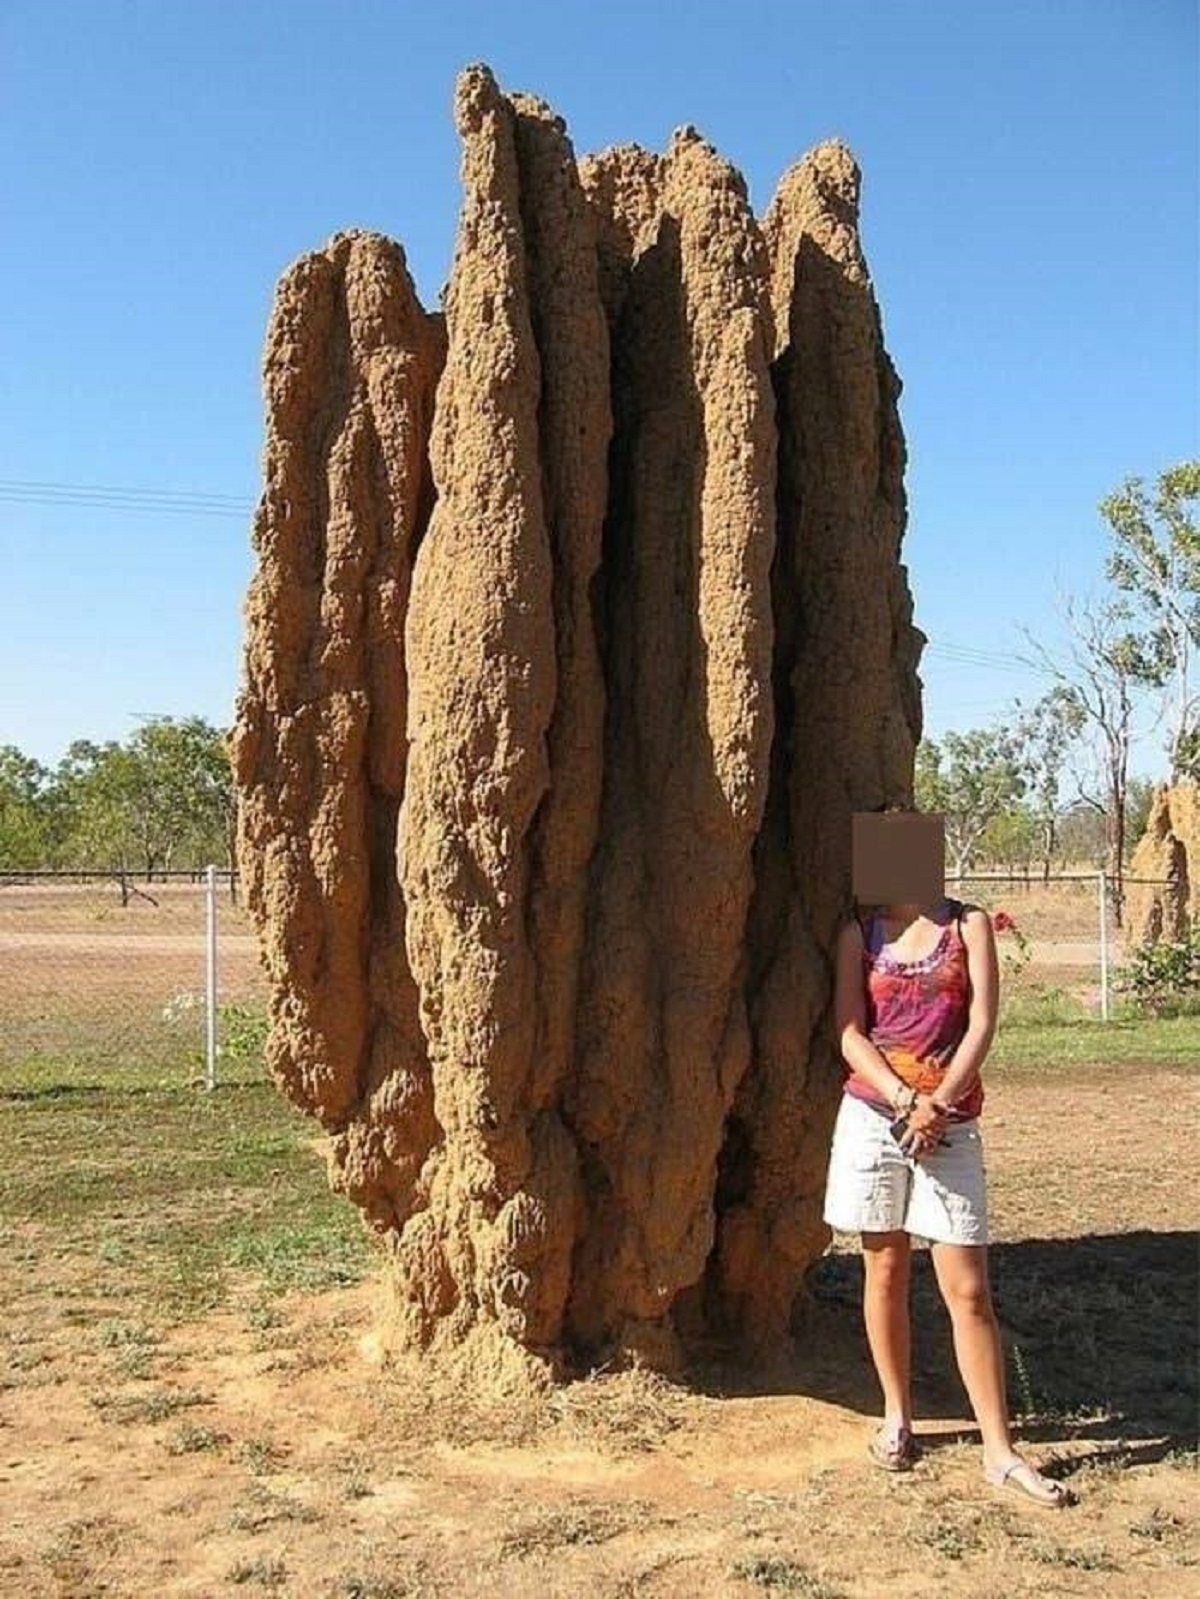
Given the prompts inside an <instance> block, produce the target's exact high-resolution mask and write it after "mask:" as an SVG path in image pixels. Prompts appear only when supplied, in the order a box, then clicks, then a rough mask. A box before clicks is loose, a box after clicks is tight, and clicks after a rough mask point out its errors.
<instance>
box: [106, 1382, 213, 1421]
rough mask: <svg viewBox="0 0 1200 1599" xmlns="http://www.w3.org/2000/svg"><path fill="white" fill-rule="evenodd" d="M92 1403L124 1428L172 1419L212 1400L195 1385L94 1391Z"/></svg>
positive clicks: (108, 1419)
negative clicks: (135, 1391) (144, 1390)
mask: <svg viewBox="0 0 1200 1599" xmlns="http://www.w3.org/2000/svg"><path fill="white" fill-rule="evenodd" d="M91 1402H92V1405H93V1407H94V1408H95V1409H96V1410H98V1411H99V1412H100V1414H101V1416H103V1418H104V1420H105V1421H115V1422H117V1423H118V1424H119V1425H120V1426H123V1427H128V1426H132V1425H133V1424H135V1423H137V1422H149V1423H151V1424H153V1423H156V1422H160V1421H169V1420H170V1418H171V1417H172V1416H174V1415H177V1414H178V1413H179V1411H181V1410H188V1409H190V1408H191V1407H192V1406H193V1405H208V1404H211V1403H212V1401H211V1399H210V1398H209V1396H208V1395H207V1394H202V1393H200V1392H199V1390H198V1389H195V1388H154V1389H151V1390H150V1392H149V1393H144V1394H110V1393H106V1392H105V1393H98V1394H93V1395H92V1401H91Z"/></svg>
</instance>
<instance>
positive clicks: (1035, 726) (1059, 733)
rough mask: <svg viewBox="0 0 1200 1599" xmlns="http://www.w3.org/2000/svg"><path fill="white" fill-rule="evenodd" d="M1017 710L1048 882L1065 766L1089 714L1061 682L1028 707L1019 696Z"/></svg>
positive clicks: (1031, 808)
mask: <svg viewBox="0 0 1200 1599" xmlns="http://www.w3.org/2000/svg"><path fill="white" fill-rule="evenodd" d="M1016 711H1017V717H1016V737H1017V740H1018V743H1019V744H1020V746H1021V750H1022V755H1021V759H1022V762H1023V766H1024V770H1025V774H1026V779H1027V784H1028V792H1029V796H1030V804H1029V811H1030V815H1031V819H1032V821H1033V823H1034V825H1035V826H1036V828H1037V831H1038V836H1039V839H1040V843H1041V856H1042V880H1043V882H1045V881H1048V879H1049V877H1050V863H1051V861H1052V860H1053V859H1054V854H1055V850H1056V848H1057V844H1058V818H1059V813H1060V811H1061V809H1062V799H1061V793H1060V790H1061V785H1062V776H1063V767H1064V765H1065V763H1066V760H1067V756H1068V754H1069V753H1070V750H1071V746H1072V745H1073V744H1074V742H1075V741H1076V739H1078V737H1079V735H1080V734H1081V733H1082V731H1083V729H1084V726H1085V725H1086V721H1087V717H1086V713H1085V712H1084V709H1083V705H1082V704H1081V702H1080V699H1079V696H1078V695H1077V694H1076V693H1075V691H1074V690H1073V689H1071V688H1069V687H1067V686H1066V685H1065V684H1062V683H1058V684H1056V685H1055V686H1054V687H1053V688H1052V689H1050V690H1049V692H1048V693H1046V694H1043V695H1042V697H1041V699H1040V700H1038V701H1037V702H1036V704H1034V705H1032V706H1030V707H1029V709H1028V710H1025V709H1023V708H1022V706H1021V702H1020V700H1018V701H1017V704H1016Z"/></svg>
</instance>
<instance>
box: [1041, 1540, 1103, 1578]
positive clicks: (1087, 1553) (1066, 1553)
mask: <svg viewBox="0 0 1200 1599" xmlns="http://www.w3.org/2000/svg"><path fill="white" fill-rule="evenodd" d="M1027 1552H1028V1555H1029V1558H1030V1559H1031V1560H1036V1561H1037V1563H1038V1564H1039V1565H1041V1566H1065V1567H1068V1568H1069V1569H1070V1570H1072V1571H1120V1569H1121V1568H1120V1566H1118V1565H1117V1562H1116V1561H1115V1560H1114V1559H1113V1557H1112V1556H1111V1555H1110V1554H1109V1552H1108V1550H1107V1549H1106V1548H1105V1547H1104V1545H1103V1544H1102V1543H1091V1544H1087V1545H1079V1546H1076V1547H1070V1546H1068V1545H1066V1544H1059V1543H1041V1542H1038V1543H1033V1544H1030V1545H1029V1548H1028V1551H1027Z"/></svg>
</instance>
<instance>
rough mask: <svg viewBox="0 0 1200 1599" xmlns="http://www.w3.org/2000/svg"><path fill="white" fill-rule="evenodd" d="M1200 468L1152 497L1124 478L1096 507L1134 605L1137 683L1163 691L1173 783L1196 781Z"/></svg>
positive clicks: (1111, 570) (1183, 470)
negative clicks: (1193, 778) (1193, 670)
mask: <svg viewBox="0 0 1200 1599" xmlns="http://www.w3.org/2000/svg"><path fill="white" fill-rule="evenodd" d="M1198 509H1200V461H1184V462H1182V463H1181V464H1180V465H1178V466H1174V467H1171V468H1170V469H1169V470H1168V471H1165V472H1163V473H1161V474H1160V476H1159V478H1158V482H1157V484H1156V486H1155V489H1154V493H1153V495H1152V496H1151V494H1150V493H1149V492H1148V491H1147V490H1146V488H1145V487H1144V486H1143V483H1142V480H1141V479H1140V478H1128V479H1127V480H1126V482H1125V483H1124V484H1123V485H1122V487H1121V488H1120V489H1118V490H1117V491H1116V493H1114V494H1110V495H1108V497H1107V498H1106V499H1104V500H1102V501H1101V502H1100V514H1101V515H1102V516H1103V517H1104V519H1105V521H1106V522H1107V523H1108V525H1109V527H1110V528H1111V530H1112V534H1113V537H1114V539H1115V540H1116V546H1117V547H1116V550H1115V551H1114V552H1113V553H1112V554H1111V555H1110V556H1109V558H1108V562H1107V565H1106V571H1107V574H1108V577H1109V579H1110V580H1111V581H1112V582H1113V583H1114V584H1115V586H1116V588H1117V589H1118V591H1119V592H1120V593H1122V594H1124V595H1126V596H1127V597H1129V599H1130V600H1131V602H1132V619H1133V620H1135V621H1136V622H1137V624H1138V631H1137V634H1136V636H1137V639H1138V659H1139V662H1140V663H1141V670H1142V674H1143V681H1144V682H1146V683H1147V684H1148V685H1149V686H1151V687H1153V688H1163V689H1165V690H1166V697H1167V706H1168V710H1169V722H1168V726H1169V733H1168V739H1167V754H1168V756H1169V758H1170V762H1171V781H1172V782H1175V781H1177V780H1178V779H1179V778H1181V777H1187V776H1194V775H1195V770H1196V763H1197V755H1198V753H1200V738H1198V734H1197V725H1196V709H1197V700H1198V698H1200V697H1198V696H1196V695H1193V693H1192V691H1191V664H1192V659H1193V656H1194V654H1195V652H1196V650H1197V649H1200V526H1198V525H1197V519H1196V514H1197V510H1198Z"/></svg>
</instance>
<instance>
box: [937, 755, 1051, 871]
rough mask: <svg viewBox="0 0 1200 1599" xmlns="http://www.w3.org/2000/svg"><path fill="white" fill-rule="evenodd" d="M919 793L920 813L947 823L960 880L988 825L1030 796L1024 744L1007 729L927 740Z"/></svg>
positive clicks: (949, 847) (948, 844) (947, 838)
mask: <svg viewBox="0 0 1200 1599" xmlns="http://www.w3.org/2000/svg"><path fill="white" fill-rule="evenodd" d="M915 788H916V801H917V806H918V808H919V809H920V810H923V811H930V812H935V813H939V814H940V815H941V816H942V817H944V819H945V826H946V847H947V850H948V852H949V856H950V859H951V860H952V861H953V863H954V864H953V872H954V874H955V875H957V876H961V875H963V874H964V873H965V872H966V870H967V867H968V866H969V865H970V862H971V856H972V853H973V852H974V850H975V849H976V847H977V846H978V844H979V841H980V839H981V838H982V837H983V833H984V831H985V829H986V828H987V826H988V824H989V823H990V822H991V821H992V820H993V819H994V818H995V817H997V816H999V815H1001V814H1002V813H1003V812H1004V811H1005V810H1006V809H1007V808H1008V807H1010V806H1012V805H1013V804H1014V803H1015V802H1016V801H1017V800H1019V799H1021V798H1022V796H1023V795H1024V793H1025V788H1026V778H1025V774H1024V771H1023V769H1022V762H1021V758H1020V746H1019V742H1018V740H1017V739H1016V738H1015V737H1014V735H1013V734H1012V733H1011V732H1010V731H1008V730H1007V729H1005V728H972V729H971V730H970V731H969V732H966V733H945V734H943V735H942V738H941V740H940V742H939V741H936V740H934V739H922V741H921V743H920V744H919V745H918V746H917V757H916V783H915Z"/></svg>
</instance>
